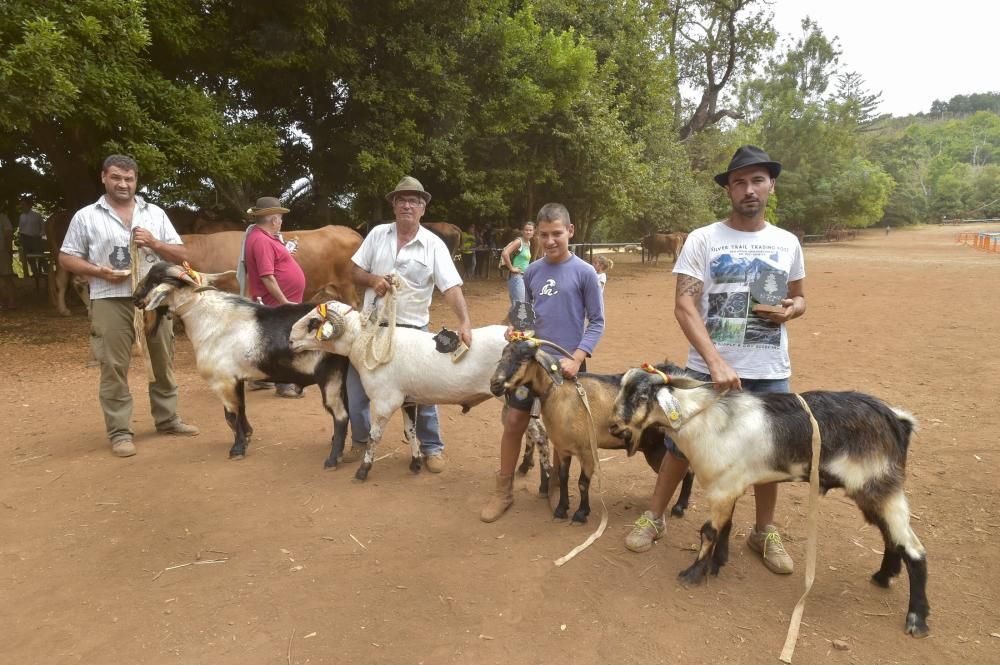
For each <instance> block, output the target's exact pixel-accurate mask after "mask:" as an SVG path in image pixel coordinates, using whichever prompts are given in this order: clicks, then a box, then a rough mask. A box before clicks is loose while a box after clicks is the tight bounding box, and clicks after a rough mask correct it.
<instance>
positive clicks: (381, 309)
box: [357, 275, 400, 371]
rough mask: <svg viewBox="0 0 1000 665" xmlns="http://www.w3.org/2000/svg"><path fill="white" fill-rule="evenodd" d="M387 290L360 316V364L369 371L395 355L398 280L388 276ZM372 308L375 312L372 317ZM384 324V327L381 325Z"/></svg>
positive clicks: (393, 276)
mask: <svg viewBox="0 0 1000 665" xmlns="http://www.w3.org/2000/svg"><path fill="white" fill-rule="evenodd" d="M386 279H388V281H389V290H388V291H386V294H385V295H384V296H383V297H382V298H381V299H378V298H376V299H375V300H373V301H372V304H371V305H370V306H369V307H366V308H365V311H364V312H362V314H361V334H360V335H359V337H358V341H357V343H358V344H361V349H362V362H363V363H364V366H365V369H367V370H369V371H371V370H373V369H375V368H376V367H380V366H381V365H385V364H386V363H388V362H389V361H390V360H392V356H393V354H394V353H395V342H396V289H397V288H398V286H399V283H400V282H399V278H398V277H396V276H395V275H389V276H388V277H387V278H386ZM372 308H374V311H375V312H376V315H375V316H372ZM382 322H385V324H386V325H384V326H383V325H381V323H382Z"/></svg>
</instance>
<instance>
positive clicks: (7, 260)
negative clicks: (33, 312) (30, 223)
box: [0, 212, 17, 310]
mask: <svg viewBox="0 0 1000 665" xmlns="http://www.w3.org/2000/svg"><path fill="white" fill-rule="evenodd" d="M13 247H14V226H13V225H12V224H11V223H10V217H8V216H7V215H6V214H4V213H2V212H0V310H2V309H16V308H17V303H16V302H15V298H14V294H15V289H14V251H13Z"/></svg>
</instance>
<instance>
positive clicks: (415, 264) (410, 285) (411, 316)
mask: <svg viewBox="0 0 1000 665" xmlns="http://www.w3.org/2000/svg"><path fill="white" fill-rule="evenodd" d="M385 198H386V200H387V201H389V203H391V204H392V209H393V213H394V215H395V218H396V221H395V222H393V223H391V224H380V225H379V226H376V227H375V228H374V229H372V230H371V231H370V232H369V233H368V235H367V236H365V240H364V242H363V243H361V247H359V248H358V251H357V252H355V254H354V256H353V257H352V258H351V261H353V262H354V283H355V284H357V285H358V286H362V287H364V289H365V306H368V305H370V304H371V303H372V301H374V300H375V298H381V297H382V296H384V295H385V294H386V292H387V291H388V290H389V282H388V281H387V280H386V275H388V274H389V273H396V274H397V275H398V276H399V277H400V278H401V279H402V280H403V281H405V282H406V286H405V288H403V289H401V290H400V293H399V296H398V299H397V301H396V325H397V326H403V327H407V328H417V329H420V330H427V326H428V324H429V323H430V317H431V315H430V307H431V297H432V296H433V295H434V289H435V288H437V290H438V291H440V292H441V294H442V295H443V296H444V300H445V302H446V303H448V306H449V307H450V308H451V310H452V311H453V312H454V313H455V317H456V318H457V319H458V335H459V337H460V338H461V340H462V341H463V342H464V343H465V344H466V346H469V347H470V348H471V347H472V322H471V320H470V319H469V311H468V309H467V307H466V304H465V296H464V295H463V294H462V278H461V277H459V275H458V270H456V269H455V263H454V262H453V261H452V258H451V253H450V252H449V251H448V248H447V247H446V246H445V244H444V242H443V241H442V240H441V239H440V238H439V237H437V236H436V235H434V234H433V233H431V232H430V231H428V230H427V229H426V228H424V227H423V226H421V225H420V219H421V218H422V217H423V216H424V211H425V210H426V209H427V204H428V203H430V200H431V195H430V194H429V193H428V192H426V191H425V190H424V186H423V185H421V184H420V181H419V180H417V179H416V178H413V177H410V176H407V177H405V178H403V179H402V180H400V181H399V184H398V185H396V189H394V190H392V191H391V192H389V193H388V194H386V195H385ZM368 403H369V402H368V396H367V395H366V394H365V391H364V386H363V385H362V384H361V379H360V377H359V376H358V372H357V370H355V369H354V366H353V365H352V366H351V367H350V369H349V370H348V373H347V404H348V410H349V412H350V417H351V443H352V446H351V450H350V451H348V452H347V453H346V457H347V460H348V461H351V460H352V459H353V458H354V457H356V456H360V453H361V451H362V450H364V449H365V447H366V446H367V442H368V435H369V430H370V429H371V414H370V411H369V408H368ZM415 425H416V428H417V438H418V439H420V451H421V452H422V453H423V455H424V465H425V466H426V467H427V470H428V471H430V472H431V473H441V472H442V471H443V470H444V467H445V459H444V457H443V455H442V453H443V452H444V442H443V441H442V440H441V428H440V424H439V423H438V413H437V407H436V406H433V405H422V406H419V407H417V418H416V423H415Z"/></svg>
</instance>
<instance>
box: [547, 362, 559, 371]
mask: <svg viewBox="0 0 1000 665" xmlns="http://www.w3.org/2000/svg"><path fill="white" fill-rule="evenodd" d="M549 369H551V370H552V371H553V372H555V371H556V370H557V369H559V365H557V364H555V363H552V364H551V365H549Z"/></svg>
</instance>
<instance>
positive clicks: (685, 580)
mask: <svg viewBox="0 0 1000 665" xmlns="http://www.w3.org/2000/svg"><path fill="white" fill-rule="evenodd" d="M696 566H697V564H695V565H694V566H691V567H690V568H688V569H686V570H682V571H681V572H680V573H678V574H677V579H679V580H680V581H681V584H683V585H684V586H695V585H697V584H701V582H702V580H704V579H705V571H704V570H702V569H700V568H696Z"/></svg>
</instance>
